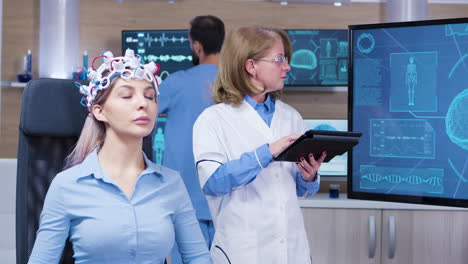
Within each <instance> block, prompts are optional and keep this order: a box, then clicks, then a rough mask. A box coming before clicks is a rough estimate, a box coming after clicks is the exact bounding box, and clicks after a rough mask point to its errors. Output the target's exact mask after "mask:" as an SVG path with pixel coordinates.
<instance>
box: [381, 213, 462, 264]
mask: <svg viewBox="0 0 468 264" xmlns="http://www.w3.org/2000/svg"><path fill="white" fill-rule="evenodd" d="M392 256H393V257H392ZM382 263H383V264H400V263H413V264H419V263H421V264H422V263H424V264H431V263H437V264H438V263H451V264H456V263H459V264H466V263H468V212H467V211H434V210H431V211H424V210H383V212H382Z"/></svg>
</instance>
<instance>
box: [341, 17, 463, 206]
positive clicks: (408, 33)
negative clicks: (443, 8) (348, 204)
mask: <svg viewBox="0 0 468 264" xmlns="http://www.w3.org/2000/svg"><path fill="white" fill-rule="evenodd" d="M349 29H350V52H351V53H350V54H351V55H350V77H349V80H350V83H349V95H350V96H349V102H348V106H349V113H350V117H349V118H350V129H351V130H352V131H358V132H362V134H363V136H362V138H361V140H360V143H359V144H358V145H357V146H356V147H355V148H354V149H353V151H352V156H351V160H352V162H350V164H349V170H348V175H349V176H348V177H349V178H348V196H349V198H357V199H370V200H382V201H396V202H409V203H421V204H434V205H448V206H461V207H468V132H467V131H468V18H461V19H446V20H432V21H417V22H404V23H387V24H373V25H353V26H350V27H349Z"/></svg>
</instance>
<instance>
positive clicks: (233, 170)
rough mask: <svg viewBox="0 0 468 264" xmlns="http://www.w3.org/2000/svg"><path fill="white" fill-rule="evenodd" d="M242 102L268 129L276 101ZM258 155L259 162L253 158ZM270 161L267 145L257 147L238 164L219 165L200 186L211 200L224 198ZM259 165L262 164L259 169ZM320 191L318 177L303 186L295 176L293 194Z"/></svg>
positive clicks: (299, 176) (248, 100) (246, 98)
mask: <svg viewBox="0 0 468 264" xmlns="http://www.w3.org/2000/svg"><path fill="white" fill-rule="evenodd" d="M244 99H245V101H246V102H247V103H248V104H249V105H250V106H252V107H253V109H255V111H256V112H257V113H258V114H259V115H260V117H261V118H262V119H263V121H265V123H266V124H267V125H268V126H271V120H272V119H273V115H274V113H275V101H274V100H272V99H271V97H270V96H269V95H267V98H266V99H265V102H263V103H257V101H255V100H254V99H253V98H252V97H250V96H248V95H247V96H246V97H245V98H244ZM255 153H256V154H257V157H258V160H257V158H256V157H255ZM272 161H273V156H272V154H271V152H270V149H269V147H268V144H265V145H262V146H260V147H258V148H257V149H256V150H254V151H252V152H246V153H244V154H242V155H241V156H240V158H239V159H237V160H231V161H229V162H226V163H224V164H222V165H221V166H220V167H219V168H218V169H217V170H216V171H215V172H214V173H213V175H211V176H210V178H209V179H208V181H207V182H206V183H205V185H204V186H203V192H205V193H206V194H208V195H212V196H223V195H226V194H228V193H230V192H231V191H232V190H233V189H234V188H236V187H239V186H242V185H246V184H249V183H250V182H252V181H253V180H254V179H255V178H256V177H257V174H258V173H260V171H261V170H262V167H263V168H266V167H267V166H268V164H270V163H271V162H272ZM259 162H260V163H261V164H262V166H260V164H259ZM319 188H320V176H319V175H317V179H316V180H315V181H313V182H306V181H304V179H303V178H302V175H301V173H300V172H299V169H298V170H297V172H296V193H297V195H298V196H303V197H304V196H310V195H312V194H314V193H316V192H317V191H318V189H319Z"/></svg>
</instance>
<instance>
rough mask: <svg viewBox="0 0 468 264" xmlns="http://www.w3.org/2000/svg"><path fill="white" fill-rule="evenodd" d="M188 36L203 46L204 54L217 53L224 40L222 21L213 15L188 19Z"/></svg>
mask: <svg viewBox="0 0 468 264" xmlns="http://www.w3.org/2000/svg"><path fill="white" fill-rule="evenodd" d="M189 34H190V38H191V39H192V41H198V42H200V43H201V44H202V46H203V52H204V53H205V54H206V55H210V54H214V53H219V52H220V51H221V46H222V45H223V41H224V23H223V21H221V19H219V18H217V17H215V16H197V17H195V18H194V19H192V21H190V32H189Z"/></svg>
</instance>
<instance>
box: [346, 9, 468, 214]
mask: <svg viewBox="0 0 468 264" xmlns="http://www.w3.org/2000/svg"><path fill="white" fill-rule="evenodd" d="M462 23H468V17H462V18H450V19H434V20H420V21H409V22H392V23H380V24H362V25H349V26H348V40H349V45H348V62H349V65H348V129H349V131H353V102H354V93H353V92H354V91H353V90H354V78H353V73H354V66H353V65H354V63H353V56H352V52H353V48H354V40H353V31H354V30H363V29H381V28H398V27H415V26H428V25H444V24H462ZM363 136H364V135H363ZM352 158H353V151H350V153H349V155H348V179H347V187H348V193H347V194H348V198H349V199H360V200H374V201H385V202H400V203H414V204H427V205H440V206H454V207H468V199H449V198H442V197H430V196H410V195H396V194H383V193H373V192H363V191H354V190H353V174H352V171H353V162H352Z"/></svg>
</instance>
